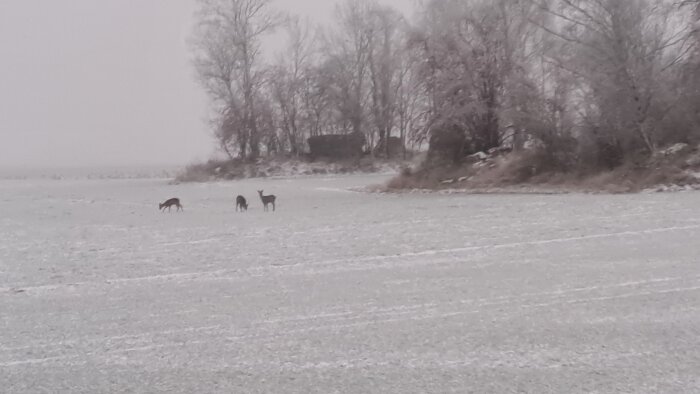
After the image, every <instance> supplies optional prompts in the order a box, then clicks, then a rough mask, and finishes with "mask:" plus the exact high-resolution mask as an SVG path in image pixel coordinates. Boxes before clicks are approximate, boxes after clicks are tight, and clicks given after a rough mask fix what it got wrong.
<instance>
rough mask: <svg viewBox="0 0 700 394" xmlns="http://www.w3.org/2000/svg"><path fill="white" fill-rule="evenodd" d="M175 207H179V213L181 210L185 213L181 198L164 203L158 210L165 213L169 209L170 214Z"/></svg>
mask: <svg viewBox="0 0 700 394" xmlns="http://www.w3.org/2000/svg"><path fill="white" fill-rule="evenodd" d="M173 205H175V206H176V207H177V210H178V211H180V210H183V211H184V210H185V209H184V208H183V207H182V204H180V199H179V198H171V199H169V200H167V201H165V202H164V203H162V204H158V209H159V210H161V211H163V212H165V208H168V212H170V208H172V207H173Z"/></svg>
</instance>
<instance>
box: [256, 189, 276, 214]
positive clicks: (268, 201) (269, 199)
mask: <svg viewBox="0 0 700 394" xmlns="http://www.w3.org/2000/svg"><path fill="white" fill-rule="evenodd" d="M258 194H259V195H260V200H262V203H263V206H264V208H265V210H266V211H267V205H268V204H272V211H274V210H275V199H276V198H277V197H275V196H274V195H272V194H270V195H269V196H263V191H262V190H258Z"/></svg>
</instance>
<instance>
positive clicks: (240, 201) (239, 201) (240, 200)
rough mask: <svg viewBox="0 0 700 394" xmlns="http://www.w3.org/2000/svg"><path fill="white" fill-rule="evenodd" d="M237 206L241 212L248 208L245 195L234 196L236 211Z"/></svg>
mask: <svg viewBox="0 0 700 394" xmlns="http://www.w3.org/2000/svg"><path fill="white" fill-rule="evenodd" d="M239 208H240V210H241V212H243V211H244V210H246V211H247V210H248V201H246V200H245V197H243V196H240V195H239V196H238V197H236V212H238V210H239Z"/></svg>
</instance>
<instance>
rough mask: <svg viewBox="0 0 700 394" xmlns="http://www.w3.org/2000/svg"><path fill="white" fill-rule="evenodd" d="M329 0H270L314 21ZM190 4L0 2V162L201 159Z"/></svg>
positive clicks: (209, 145) (204, 135) (204, 146)
mask: <svg viewBox="0 0 700 394" xmlns="http://www.w3.org/2000/svg"><path fill="white" fill-rule="evenodd" d="M383 2H384V3H390V4H393V5H396V6H397V7H399V8H402V9H404V10H407V9H408V7H409V4H410V1H409V0H384V1H383ZM334 3H335V2H334V1H328V0H276V1H275V5H276V7H278V8H281V9H284V10H287V11H293V12H295V13H298V14H301V15H308V16H310V17H311V18H312V19H313V20H316V21H319V22H320V21H323V20H326V19H327V18H328V17H329V16H330V15H332V9H333V4H334ZM195 7H196V1H195V0H66V1H57V0H0V166H2V167H50V166H63V167H65V166H68V167H72V166H114V165H161V164H187V163H189V162H192V161H194V160H203V159H206V158H208V157H209V156H210V155H211V154H212V153H213V152H214V150H215V148H214V146H215V144H214V142H213V140H212V138H211V137H210V135H211V134H210V132H209V130H208V129H207V126H206V123H205V121H204V119H205V118H206V113H207V112H206V98H205V97H204V95H203V94H202V92H201V89H200V88H199V86H197V84H196V82H195V79H194V71H193V68H192V66H191V63H190V54H189V51H188V47H187V42H186V41H187V38H188V37H189V35H190V32H191V26H192V23H193V18H192V14H193V11H194V10H195Z"/></svg>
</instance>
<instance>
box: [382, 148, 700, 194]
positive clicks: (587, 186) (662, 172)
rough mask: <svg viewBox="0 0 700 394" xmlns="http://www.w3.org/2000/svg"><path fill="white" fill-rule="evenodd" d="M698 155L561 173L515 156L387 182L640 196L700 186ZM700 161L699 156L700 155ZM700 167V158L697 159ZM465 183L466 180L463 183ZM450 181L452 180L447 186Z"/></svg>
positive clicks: (540, 159) (533, 155) (403, 186)
mask: <svg viewBox="0 0 700 394" xmlns="http://www.w3.org/2000/svg"><path fill="white" fill-rule="evenodd" d="M698 155H700V153H698V152H695V151H693V152H686V153H685V154H684V155H683V156H682V157H679V156H673V157H661V158H659V157H654V158H652V159H648V160H647V161H645V162H643V163H641V164H640V163H639V162H636V163H627V164H625V165H623V166H620V167H618V168H616V169H614V170H612V171H599V172H591V171H588V172H586V173H583V172H582V171H576V170H572V171H566V172H564V171H560V170H558V169H557V168H556V165H554V163H553V162H552V160H551V159H550V158H548V156H547V155H545V154H541V153H537V152H524V153H511V154H508V155H505V156H500V157H496V158H493V159H489V160H487V161H486V162H481V163H479V164H477V165H475V163H467V164H465V165H463V166H460V167H454V168H443V169H431V170H426V169H419V170H417V171H413V172H408V171H407V172H404V173H402V174H401V175H399V176H397V177H395V178H393V179H392V180H390V181H389V182H388V183H387V184H386V190H387V191H401V190H413V189H431V190H443V189H453V188H461V189H465V190H467V191H483V190H515V191H518V190H533V191H536V190H543V191H547V192H551V191H552V190H558V191H561V192H591V193H635V192H640V191H643V190H647V189H654V188H659V187H661V186H673V187H685V186H688V185H690V186H693V185H698V184H699V183H700V182H699V180H698V178H697V177H696V176H694V175H693V168H691V166H690V165H689V164H688V163H691V162H693V160H692V159H694V158H695V157H696V156H698ZM699 157H700V156H699ZM697 162H698V163H699V165H698V166H699V167H700V160H698V161H697ZM460 179H461V181H459V180H460ZM446 180H450V181H449V182H445V181H446Z"/></svg>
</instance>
